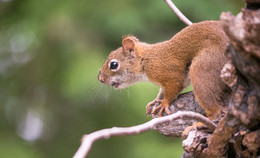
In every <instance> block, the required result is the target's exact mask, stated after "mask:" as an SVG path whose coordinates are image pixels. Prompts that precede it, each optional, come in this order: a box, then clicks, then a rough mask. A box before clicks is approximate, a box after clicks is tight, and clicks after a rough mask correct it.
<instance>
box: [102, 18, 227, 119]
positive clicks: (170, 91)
mask: <svg viewBox="0 0 260 158" xmlns="http://www.w3.org/2000/svg"><path fill="white" fill-rule="evenodd" d="M228 44H229V39H228V37H227V36H226V35H225V33H224V31H223V29H222V26H221V23H220V22H219V21H203V22H199V23H194V24H192V25H190V26H187V27H186V28H184V29H183V30H181V31H180V32H179V33H177V34H176V35H174V36H173V37H172V38H171V39H170V40H167V41H164V42H159V43H155V44H148V43H144V42H140V41H139V40H138V39H137V38H136V37H135V36H131V35H128V36H126V37H123V40H122V47H120V48H118V49H116V50H114V51H112V52H111V53H110V54H109V56H108V58H107V60H106V62H105V63H104V65H103V66H102V67H101V69H100V72H99V75H98V79H99V81H101V82H102V83H104V84H107V85H112V86H113V87H114V88H115V89H122V88H126V87H128V86H130V85H132V84H134V83H136V82H139V81H150V82H152V83H154V84H156V85H159V86H160V92H159V94H158V96H157V97H156V98H155V100H154V101H152V102H150V103H148V105H147V107H146V113H147V114H151V113H152V114H158V115H159V116H162V113H163V112H164V111H165V112H166V113H167V114H170V113H171V111H170V109H169V106H170V104H171V102H173V101H174V100H175V99H176V98H177V96H178V95H179V93H180V92H181V91H182V90H183V89H184V88H185V87H187V86H188V85H189V83H190V81H191V83H192V86H193V88H194V94H195V97H196V99H197V101H198V102H199V105H200V106H201V107H202V108H203V109H204V110H205V112H206V115H207V116H208V117H209V118H210V119H215V118H216V117H217V116H218V114H220V112H221V111H222V109H223V102H222V98H224V97H225V96H226V95H227V93H228V90H227V89H228V87H227V86H226V85H225V84H224V83H223V82H222V80H221V78H220V71H221V69H222V67H223V66H224V64H225V63H226V61H227V59H226V58H225V56H224V52H225V50H226V47H227V45H228ZM157 102H159V103H160V105H159V106H157V107H155V108H153V106H154V105H155V103H157Z"/></svg>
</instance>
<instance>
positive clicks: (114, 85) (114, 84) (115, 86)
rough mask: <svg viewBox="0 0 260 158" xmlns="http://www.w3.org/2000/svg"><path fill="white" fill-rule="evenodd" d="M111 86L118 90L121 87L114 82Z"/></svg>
mask: <svg viewBox="0 0 260 158" xmlns="http://www.w3.org/2000/svg"><path fill="white" fill-rule="evenodd" d="M111 86H113V87H114V88H116V89H117V88H118V87H119V86H120V83H117V82H113V83H111Z"/></svg>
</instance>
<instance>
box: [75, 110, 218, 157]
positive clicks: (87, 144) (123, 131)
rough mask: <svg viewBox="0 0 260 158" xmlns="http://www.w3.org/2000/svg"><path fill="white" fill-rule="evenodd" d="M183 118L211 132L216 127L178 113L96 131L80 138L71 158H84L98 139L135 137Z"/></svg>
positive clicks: (202, 118)
mask: <svg viewBox="0 0 260 158" xmlns="http://www.w3.org/2000/svg"><path fill="white" fill-rule="evenodd" d="M184 118H186V119H195V120H198V121H200V122H203V123H204V124H205V125H206V126H207V127H209V128H210V129H211V130H214V129H215V128H216V125H215V124H214V123H213V122H212V121H210V120H209V119H208V118H207V117H205V116H203V115H201V114H198V113H195V112H191V111H190V112H184V111H179V112H176V113H174V114H171V115H168V116H165V117H160V118H155V119H152V120H151V121H148V122H146V123H144V124H141V125H137V126H132V127H121V128H120V127H113V128H108V129H103V130H100V131H96V132H93V133H91V134H89V135H85V136H84V137H83V138H82V143H81V145H80V147H79V149H78V151H77V152H76V153H75V155H74V156H73V158H84V157H85V156H86V155H87V154H88V152H89V150H90V149H91V146H92V144H93V143H94V142H95V141H97V140H99V139H104V138H106V139H108V138H110V137H111V136H121V135H135V134H139V133H142V132H145V131H148V130H152V129H154V127H155V126H157V125H158V124H163V123H167V122H171V121H173V120H177V119H184Z"/></svg>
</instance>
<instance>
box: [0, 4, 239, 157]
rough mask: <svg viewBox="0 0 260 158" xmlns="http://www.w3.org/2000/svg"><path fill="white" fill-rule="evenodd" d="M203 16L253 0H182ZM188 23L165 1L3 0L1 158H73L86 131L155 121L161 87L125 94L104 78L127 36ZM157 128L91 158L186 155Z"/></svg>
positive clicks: (107, 144) (110, 143)
mask: <svg viewBox="0 0 260 158" xmlns="http://www.w3.org/2000/svg"><path fill="white" fill-rule="evenodd" d="M174 2H175V3H176V5H177V6H178V7H179V9H180V10H181V11H182V12H183V13H184V14H185V15H186V16H187V17H188V18H189V19H190V20H191V21H193V22H199V21H203V20H209V19H219V15H220V14H221V12H223V11H230V12H232V13H233V14H237V13H238V12H239V11H240V8H241V7H242V6H243V1H242V0H240V1H237V0H229V1H226V0H197V1H190V0H174ZM184 27H185V24H183V22H181V21H180V20H179V18H178V17H176V15H175V14H174V13H173V12H172V11H171V10H170V8H169V7H168V6H167V5H166V3H165V2H164V1H163V0H124V1H123V0H74V1H72V0H70V1H69V0H42V1H40V0H0V157H1V158H14V157H19V158H46V157H48V158H58V157H62V158H63V157H72V155H73V154H74V153H75V151H76V150H77V148H78V147H79V143H80V139H81V136H82V135H83V134H85V133H90V132H93V131H96V130H99V129H103V128H109V127H113V126H133V125H137V124H140V123H144V122H145V121H148V120H150V119H151V117H146V115H145V106H146V104H147V103H148V102H149V101H151V100H153V99H154V98H155V96H156V95H157V92H158V87H156V86H154V85H152V84H150V83H140V84H136V85H134V86H132V87H130V88H128V89H125V90H120V91H115V90H114V89H113V88H111V87H107V86H105V85H102V84H101V83H99V82H98V80H97V75H98V71H99V68H100V67H101V66H102V64H103V62H104V61H105V60H106V57H107V55H108V54H109V52H110V51H111V50H113V49H116V48H117V47H119V46H120V45H121V39H122V35H126V34H134V35H136V36H137V37H138V38H139V39H140V40H141V41H146V42H148V43H155V42H158V41H163V40H166V39H169V38H170V37H172V36H173V35H174V34H175V33H176V32H178V31H180V30H181V29H182V28H184ZM181 154H182V147H181V140H180V139H174V138H167V137H164V136H162V135H161V134H159V133H158V132H156V131H149V132H146V133H143V134H140V135H138V136H126V137H113V138H111V139H109V140H100V141H98V142H96V143H95V144H94V146H93V148H92V150H91V151H90V153H89V156H88V157H89V158H100V157H113V158H121V157H125V158H148V157H149V158H153V157H154V158H155V157H160V158H168V157H180V156H181Z"/></svg>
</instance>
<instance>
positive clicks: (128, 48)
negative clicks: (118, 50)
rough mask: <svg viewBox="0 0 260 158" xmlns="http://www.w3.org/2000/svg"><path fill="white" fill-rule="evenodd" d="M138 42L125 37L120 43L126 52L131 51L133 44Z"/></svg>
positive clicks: (132, 38) (134, 38) (132, 37)
mask: <svg viewBox="0 0 260 158" xmlns="http://www.w3.org/2000/svg"><path fill="white" fill-rule="evenodd" d="M136 42H138V39H137V38H136V37H134V36H127V37H125V38H124V39H123V41H122V46H123V49H124V50H126V51H129V52H131V51H133V50H134V49H135V43H136Z"/></svg>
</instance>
